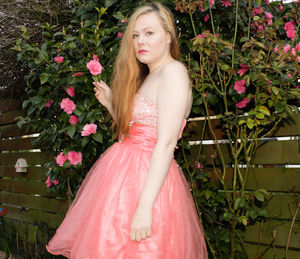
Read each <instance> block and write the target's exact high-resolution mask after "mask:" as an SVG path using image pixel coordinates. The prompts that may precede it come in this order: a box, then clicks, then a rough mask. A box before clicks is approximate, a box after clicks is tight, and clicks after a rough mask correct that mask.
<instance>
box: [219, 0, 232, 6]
mask: <svg viewBox="0 0 300 259" xmlns="http://www.w3.org/2000/svg"><path fill="white" fill-rule="evenodd" d="M221 6H225V7H228V6H231V3H230V2H229V1H228V0H225V1H221Z"/></svg>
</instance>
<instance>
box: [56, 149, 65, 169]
mask: <svg viewBox="0 0 300 259" xmlns="http://www.w3.org/2000/svg"><path fill="white" fill-rule="evenodd" d="M66 160H67V155H63V152H60V153H59V155H58V156H57V157H56V164H58V165H59V166H61V167H63V166H64V163H65V162H66Z"/></svg>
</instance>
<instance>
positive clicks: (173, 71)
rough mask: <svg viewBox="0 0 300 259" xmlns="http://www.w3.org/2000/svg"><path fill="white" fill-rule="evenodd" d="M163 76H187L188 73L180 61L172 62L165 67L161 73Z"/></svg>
mask: <svg viewBox="0 0 300 259" xmlns="http://www.w3.org/2000/svg"><path fill="white" fill-rule="evenodd" d="M161 73H162V75H163V76H168V75H171V76H172V77H173V76H184V77H186V76H188V71H187V69H186V67H185V66H184V64H182V63H181V62H180V61H177V60H173V61H172V62H170V63H168V64H167V65H165V66H164V67H163V69H162V71H161Z"/></svg>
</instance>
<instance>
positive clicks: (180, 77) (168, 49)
mask: <svg viewBox="0 0 300 259" xmlns="http://www.w3.org/2000/svg"><path fill="white" fill-rule="evenodd" d="M178 59H179V48H178V40H177V37H176V32H175V25H174V20H173V16H172V14H171V12H170V11H169V10H168V9H167V8H166V7H164V6H163V5H161V4H159V3H151V4H148V5H145V6H142V7H140V8H138V9H137V10H136V11H135V12H134V13H133V14H132V16H131V18H130V21H129V23H128V26H127V28H126V31H125V33H124V37H123V39H122V43H121V47H120V51H119V55H118V57H117V59H116V63H115V70H114V75H113V78H112V80H111V89H112V90H110V87H108V86H107V85H106V84H105V83H104V82H103V81H101V82H100V83H96V82H94V85H95V88H94V90H95V95H96V97H97V99H98V100H99V102H100V103H101V104H102V105H104V106H105V107H106V108H107V109H108V110H109V112H110V113H111V115H112V117H113V126H114V127H115V128H116V135H117V136H118V139H119V141H118V142H117V143H115V144H114V145H112V146H111V147H110V148H109V149H107V150H106V151H105V152H104V153H103V154H102V156H101V157H100V158H99V159H98V160H97V161H96V163H95V164H94V165H93V167H92V168H91V169H90V171H89V173H88V174H87V176H86V178H85V180H84V181H83V183H82V185H81V187H80V189H79V191H78V193H77V195H76V198H75V199H74V201H73V203H72V205H71V207H70V208H69V210H68V212H67V214H66V217H65V219H64V221H63V222H62V224H61V225H60V227H59V228H58V229H57V231H56V234H55V235H54V237H53V238H52V239H51V241H50V242H49V244H48V245H47V246H46V248H47V249H48V251H49V252H50V253H52V254H56V255H57V254H61V255H64V256H66V257H68V258H72V259H96V258H97V259H98V258H105V259H150V258H151V259H204V258H207V252H206V245H205V239H204V236H203V231H202V229H201V227H200V223H199V219H198V216H197V213H196V210H195V205H194V203H193V198H192V195H191V193H190V189H189V186H188V183H187V181H186V179H185V178H184V175H183V173H182V171H181V170H180V168H179V166H178V164H177V163H176V161H175V160H174V158H173V153H174V149H175V147H176V143H177V140H178V139H179V138H180V137H181V133H182V131H183V128H184V126H185V124H186V119H187V117H188V115H189V113H190V109H191V106H192V89H191V87H190V85H189V77H188V73H187V70H186V68H185V67H184V65H183V64H182V63H180V62H179V61H178Z"/></svg>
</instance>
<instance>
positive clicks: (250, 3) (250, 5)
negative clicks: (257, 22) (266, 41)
mask: <svg viewBox="0 0 300 259" xmlns="http://www.w3.org/2000/svg"><path fill="white" fill-rule="evenodd" d="M251 7H252V0H250V1H249V20H248V34H247V38H248V39H249V37H250V28H251Z"/></svg>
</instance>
